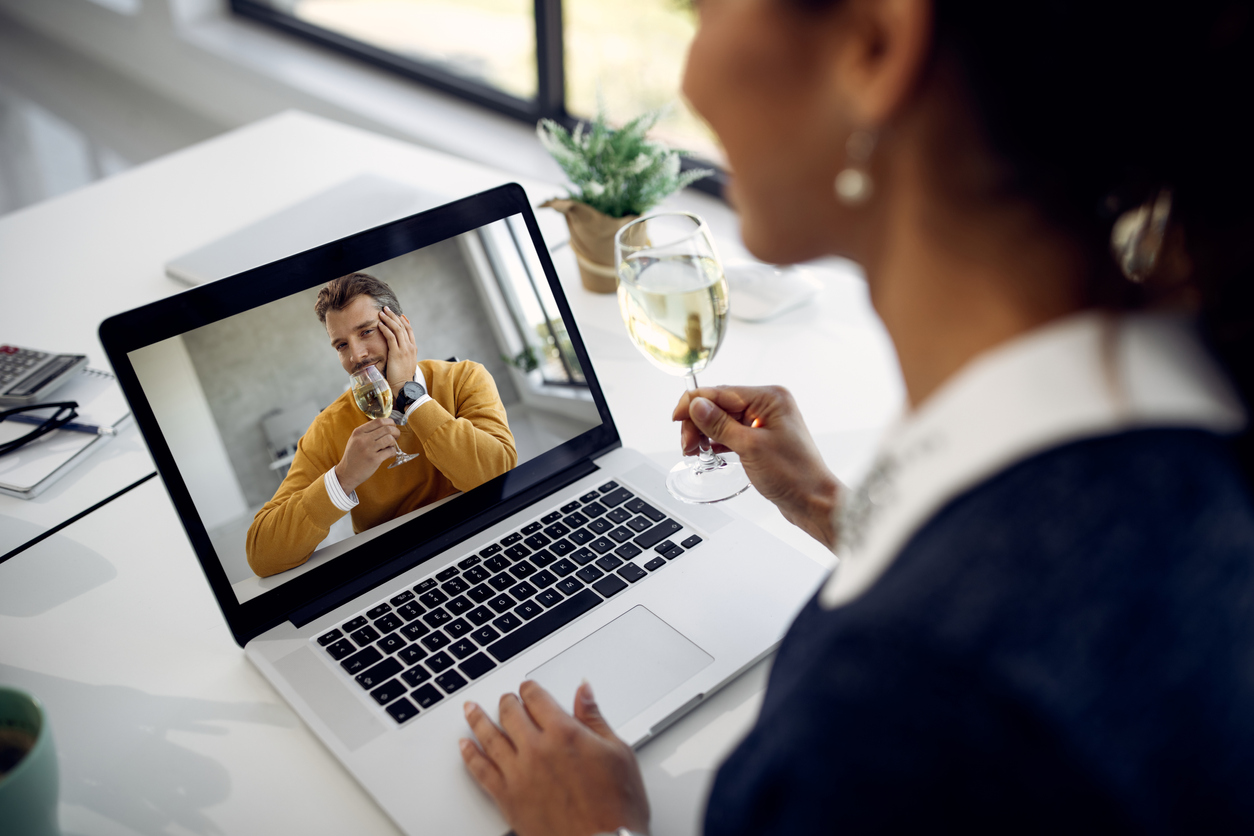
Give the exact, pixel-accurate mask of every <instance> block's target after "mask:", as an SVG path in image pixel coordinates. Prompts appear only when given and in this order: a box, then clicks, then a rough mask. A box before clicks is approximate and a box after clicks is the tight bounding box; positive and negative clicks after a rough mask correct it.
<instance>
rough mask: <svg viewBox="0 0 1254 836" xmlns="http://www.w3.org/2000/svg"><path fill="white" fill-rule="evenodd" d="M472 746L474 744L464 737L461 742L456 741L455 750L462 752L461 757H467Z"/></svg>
mask: <svg viewBox="0 0 1254 836" xmlns="http://www.w3.org/2000/svg"><path fill="white" fill-rule="evenodd" d="M473 746H474V744H473V743H471V742H470V741H469V740H467V739H466V738H464V737H463V738H462V739H461V740H458V741H457V748H458V749H461V750H462V754H463V755H469V754H470V750H471V748H472V747H473Z"/></svg>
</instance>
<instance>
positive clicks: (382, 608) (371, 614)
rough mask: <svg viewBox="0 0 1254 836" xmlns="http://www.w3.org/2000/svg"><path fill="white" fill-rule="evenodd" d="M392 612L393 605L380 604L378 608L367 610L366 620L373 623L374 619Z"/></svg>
mask: <svg viewBox="0 0 1254 836" xmlns="http://www.w3.org/2000/svg"><path fill="white" fill-rule="evenodd" d="M391 611H392V605H391V604H380V605H379V606H377V607H374V608H372V609H369V610H366V618H369V619H370V620H371V621H373V620H374V619H376V618H378V617H379V616H381V615H383V614H384V613H385V612H391Z"/></svg>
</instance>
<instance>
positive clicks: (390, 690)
mask: <svg viewBox="0 0 1254 836" xmlns="http://www.w3.org/2000/svg"><path fill="white" fill-rule="evenodd" d="M405 690H406V689H405V686H404V685H402V684H401V683H400V682H398V681H397V680H395V679H393V680H391V681H390V682H385V683H383V684H382V685H380V686H379V687H378V688H375V689H374V690H373V691H371V692H370V696H372V697H374V701H375V702H377V703H378V704H379V705H387V704H388V703H390V702H391V701H392V700H394V699H396V698H397V697H399V696H401V695H402V694H404V693H405Z"/></svg>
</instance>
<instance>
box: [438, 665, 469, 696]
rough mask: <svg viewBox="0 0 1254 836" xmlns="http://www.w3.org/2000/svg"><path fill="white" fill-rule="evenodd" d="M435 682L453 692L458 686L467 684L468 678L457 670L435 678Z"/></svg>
mask: <svg viewBox="0 0 1254 836" xmlns="http://www.w3.org/2000/svg"><path fill="white" fill-rule="evenodd" d="M435 684H436V685H439V686H440V687H441V688H443V689H444V690H445V691H447V692H448V693H450V694H451V693H453V692H454V691H456V690H457V689H458V688H460V687H462V686H463V685H465V684H466V678H465V677H464V676H462V675H461V674H460V673H458V672H457V671H449V672H448V673H446V674H442V675H440V676H437V677H436V678H435Z"/></svg>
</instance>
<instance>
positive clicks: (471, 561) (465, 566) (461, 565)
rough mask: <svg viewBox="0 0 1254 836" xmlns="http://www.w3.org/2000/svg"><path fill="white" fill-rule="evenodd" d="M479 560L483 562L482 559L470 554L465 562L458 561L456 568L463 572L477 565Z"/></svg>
mask: <svg viewBox="0 0 1254 836" xmlns="http://www.w3.org/2000/svg"><path fill="white" fill-rule="evenodd" d="M480 560H483V558H482V557H480V556H479V555H477V554H472V555H471V556H470V557H468V558H466V559H465V560H461V561H458V563H457V567H458V568H459V569H461V570H462V571H463V572H464V571H466V570H467V569H469V568H470V567H471V566H475V565H477V564H478V563H479V561H480Z"/></svg>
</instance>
